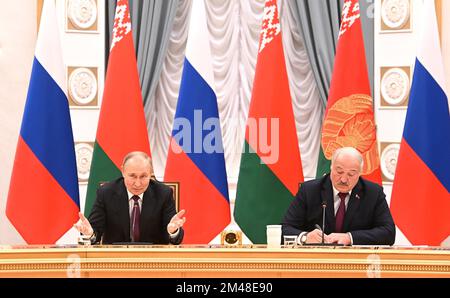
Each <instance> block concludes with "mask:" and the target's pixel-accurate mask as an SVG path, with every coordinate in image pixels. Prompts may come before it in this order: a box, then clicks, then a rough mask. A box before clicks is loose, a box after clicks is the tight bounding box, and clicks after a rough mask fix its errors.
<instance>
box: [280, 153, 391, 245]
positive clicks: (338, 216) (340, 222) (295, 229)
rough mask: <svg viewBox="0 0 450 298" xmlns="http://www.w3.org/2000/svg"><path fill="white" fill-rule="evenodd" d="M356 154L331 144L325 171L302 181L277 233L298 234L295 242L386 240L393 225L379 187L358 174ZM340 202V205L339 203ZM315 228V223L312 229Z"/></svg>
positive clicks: (360, 165)
mask: <svg viewBox="0 0 450 298" xmlns="http://www.w3.org/2000/svg"><path fill="white" fill-rule="evenodd" d="M362 168H363V158H362V156H361V154H360V153H359V152H358V151H357V150H356V149H354V148H352V147H344V148H340V149H337V150H336V151H335V152H334V154H333V157H332V161H331V173H330V174H328V175H326V176H324V177H322V178H319V179H315V180H312V181H308V182H304V183H303V184H302V185H301V187H300V189H299V191H298V193H297V195H296V198H295V200H294V201H292V203H291V205H290V206H289V208H288V210H287V212H286V214H285V217H284V219H283V226H282V231H283V235H299V238H298V239H299V243H301V244H305V243H320V242H321V241H322V231H321V230H322V229H323V226H322V216H323V206H324V205H326V207H325V210H326V211H325V230H324V232H325V234H324V242H325V243H330V244H332V243H338V244H344V245H352V244H353V245H392V244H394V242H395V225H394V221H393V219H392V215H391V212H390V210H389V207H388V204H387V202H386V195H385V194H384V192H383V188H382V187H381V186H379V185H378V184H375V183H372V182H370V181H367V180H365V179H362V178H361V177H360V173H361V171H362ZM344 206H345V207H344ZM316 227H317V228H316Z"/></svg>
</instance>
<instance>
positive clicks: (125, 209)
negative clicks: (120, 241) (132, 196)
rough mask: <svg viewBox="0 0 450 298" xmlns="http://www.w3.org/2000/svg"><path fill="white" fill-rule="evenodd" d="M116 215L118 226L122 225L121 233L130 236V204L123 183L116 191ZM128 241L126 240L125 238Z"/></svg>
mask: <svg viewBox="0 0 450 298" xmlns="http://www.w3.org/2000/svg"><path fill="white" fill-rule="evenodd" d="M116 202H117V210H116V213H117V216H118V218H119V222H120V226H121V227H123V230H122V233H123V234H124V235H126V237H128V238H129V239H131V238H130V204H129V202H128V193H127V189H126V188H125V184H123V185H122V187H121V188H120V189H119V190H118V191H117V192H116ZM125 241H128V240H125Z"/></svg>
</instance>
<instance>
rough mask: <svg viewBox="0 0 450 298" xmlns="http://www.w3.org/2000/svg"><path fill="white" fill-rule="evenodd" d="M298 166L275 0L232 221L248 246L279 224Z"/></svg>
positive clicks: (264, 32) (264, 34)
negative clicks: (241, 232) (272, 225)
mask: <svg viewBox="0 0 450 298" xmlns="http://www.w3.org/2000/svg"><path fill="white" fill-rule="evenodd" d="M301 182H303V171H302V163H301V159H300V152H299V146H298V139H297V133H296V128H295V121H294V113H293V109H292V100H291V94H290V91H289V83H288V76H287V72H286V64H285V59H284V52H283V44H282V40H281V29H280V21H279V18H278V9H277V2H276V0H270V1H266V3H265V7H264V17H263V22H262V28H261V36H260V42H259V52H258V60H257V64H256V72H255V79H254V83H253V93H252V99H251V103H250V111H249V116H248V120H247V128H246V134H245V145H244V152H243V153H242V158H241V167H240V172H239V179H238V185H237V194H236V204H235V209H234V217H235V220H236V222H237V224H238V225H239V226H240V227H241V229H242V231H243V232H244V233H245V235H247V237H248V238H249V239H250V240H251V241H252V242H253V243H266V225H269V224H280V223H281V221H282V219H283V216H284V213H285V212H286V210H287V208H288V207H289V204H290V203H291V201H292V200H293V199H294V196H295V194H296V192H297V190H298V187H299V184H300V183H301Z"/></svg>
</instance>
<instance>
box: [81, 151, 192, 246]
mask: <svg viewBox="0 0 450 298" xmlns="http://www.w3.org/2000/svg"><path fill="white" fill-rule="evenodd" d="M152 174H153V169H152V162H151V159H150V157H149V156H148V155H147V154H146V153H144V152H138V151H136V152H131V153H129V154H127V156H125V158H124V161H123V163H122V176H123V177H121V178H118V179H116V180H114V181H111V182H108V183H105V184H103V185H102V186H101V187H99V189H98V190H97V198H96V200H95V203H94V206H93V207H92V211H91V214H90V216H89V220H88V219H86V218H85V217H84V215H83V214H82V213H81V212H80V220H79V221H78V222H77V223H76V224H75V225H74V226H75V228H76V229H77V230H78V231H79V232H80V233H82V234H83V235H87V236H89V237H91V239H92V240H91V242H92V243H99V242H101V243H103V244H111V243H117V242H146V243H152V244H168V243H172V244H179V243H181V241H182V240H183V235H184V231H183V228H182V226H183V224H184V222H185V221H186V219H185V217H184V216H183V215H184V210H181V211H180V212H179V213H178V214H177V213H176V210H175V202H174V200H173V193H172V189H171V188H170V187H168V186H166V185H164V184H162V183H160V182H157V181H155V180H153V179H151V178H152Z"/></svg>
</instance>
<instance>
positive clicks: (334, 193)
mask: <svg viewBox="0 0 450 298" xmlns="http://www.w3.org/2000/svg"><path fill="white" fill-rule="evenodd" d="M338 193H340V191H339V190H337V189H336V188H334V186H333V199H334V200H335V201H337V200H338V199H339V196H338ZM351 195H352V190H350V191H349V192H348V197H349V198H350V196H351Z"/></svg>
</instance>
